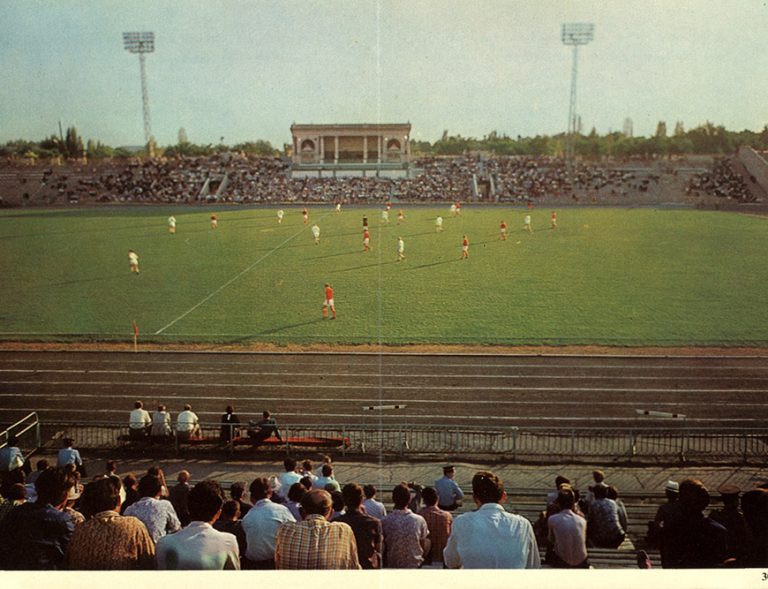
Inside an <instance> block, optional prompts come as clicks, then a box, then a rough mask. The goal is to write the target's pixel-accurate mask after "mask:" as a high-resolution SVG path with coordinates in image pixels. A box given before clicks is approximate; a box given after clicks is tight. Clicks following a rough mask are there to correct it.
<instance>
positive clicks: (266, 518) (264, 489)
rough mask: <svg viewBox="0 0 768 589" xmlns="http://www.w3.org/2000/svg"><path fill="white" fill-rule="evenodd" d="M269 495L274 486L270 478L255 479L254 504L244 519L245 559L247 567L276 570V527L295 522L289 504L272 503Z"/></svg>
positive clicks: (252, 487) (252, 493) (245, 566)
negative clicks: (287, 505) (286, 505)
mask: <svg viewBox="0 0 768 589" xmlns="http://www.w3.org/2000/svg"><path fill="white" fill-rule="evenodd" d="M270 497H272V487H271V486H270V484H269V479H266V478H264V477H259V478H256V479H254V480H253V482H252V483H251V502H252V503H253V507H251V509H250V510H249V511H248V514H247V515H246V516H245V517H244V518H243V520H242V523H243V530H245V535H246V540H247V546H248V548H247V549H246V552H245V560H244V561H243V566H244V568H248V569H262V570H263V569H274V568H275V538H276V537H277V530H278V528H279V527H280V526H281V525H283V524H284V523H285V522H295V521H296V518H294V517H293V515H291V512H290V511H289V510H288V508H287V507H285V506H284V505H279V504H277V503H274V502H272V501H271V500H270Z"/></svg>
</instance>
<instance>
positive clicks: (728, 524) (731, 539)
mask: <svg viewBox="0 0 768 589" xmlns="http://www.w3.org/2000/svg"><path fill="white" fill-rule="evenodd" d="M717 492H718V493H720V499H721V501H722V502H723V507H722V509H713V510H712V511H711V512H710V513H709V517H710V518H712V520H714V521H716V522H717V523H719V524H720V525H721V526H723V527H724V528H725V529H726V530H727V531H728V549H727V553H728V558H729V559H735V562H736V563H741V562H743V561H744V559H745V557H746V555H747V550H748V547H749V546H750V545H751V544H752V533H751V532H750V530H749V526H748V525H747V520H746V519H745V518H744V514H743V513H742V511H741V508H740V507H739V496H740V494H741V489H739V487H737V486H736V485H728V484H726V485H720V487H719V488H718V489H717Z"/></svg>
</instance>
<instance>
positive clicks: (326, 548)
mask: <svg viewBox="0 0 768 589" xmlns="http://www.w3.org/2000/svg"><path fill="white" fill-rule="evenodd" d="M301 511H302V513H303V515H304V519H303V520H302V521H301V522H288V523H284V524H283V525H281V526H280V528H279V529H278V531H277V537H276V539H275V568H277V569H290V570H308V569H311V570H317V569H325V570H328V569H359V568H360V563H359V562H358V557H357V544H356V543H355V536H354V533H353V532H352V528H350V527H349V526H348V525H347V524H345V523H339V522H330V521H329V520H330V518H331V513H332V511H333V506H332V504H331V496H330V494H329V493H328V492H327V491H322V490H320V489H315V490H312V491H309V492H308V493H307V494H306V495H304V498H303V499H302V500H301Z"/></svg>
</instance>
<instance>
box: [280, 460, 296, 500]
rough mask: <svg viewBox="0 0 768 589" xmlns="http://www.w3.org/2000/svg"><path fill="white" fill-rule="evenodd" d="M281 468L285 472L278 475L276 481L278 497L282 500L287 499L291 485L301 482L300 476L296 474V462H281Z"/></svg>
mask: <svg viewBox="0 0 768 589" xmlns="http://www.w3.org/2000/svg"><path fill="white" fill-rule="evenodd" d="M283 468H284V469H285V472H282V473H280V475H279V476H278V477H277V480H278V481H280V489H279V491H278V495H280V497H282V498H283V499H287V498H288V491H289V490H290V488H291V485H293V483H298V482H299V481H300V480H301V475H300V474H299V473H298V472H296V461H295V460H294V459H293V458H286V459H285V460H283Z"/></svg>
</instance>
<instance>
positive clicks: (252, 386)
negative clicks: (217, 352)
mask: <svg viewBox="0 0 768 589" xmlns="http://www.w3.org/2000/svg"><path fill="white" fill-rule="evenodd" d="M0 384H4V385H49V386H61V385H78V386H119V387H158V388H165V387H177V388H182V389H183V388H187V389H190V388H233V389H249V388H250V389H266V388H271V389H306V388H312V389H355V390H361V389H366V390H376V391H378V390H383V389H387V390H393V391H426V390H430V391H448V392H452V391H478V392H479V391H509V392H542V393H543V392H547V393H554V392H572V393H590V392H595V393H604V392H606V391H608V392H613V393H723V394H733V393H766V392H768V389H741V388H739V389H736V388H734V389H677V388H674V389H668V388H666V389H645V388H634V389H631V388H617V387H516V386H504V387H489V386H459V387H452V386H449V387H424V386H423V385H422V386H397V385H392V386H379V385H366V384H351V385H334V384H315V383H309V384H281V383H271V384H257V383H253V384H251V383H231V384H226V383H218V382H213V383H210V382H209V383H205V382H122V381H110V380H107V381H87V380H82V381H81V380H62V381H58V380H50V381H49V380H0ZM465 402H466V401H465ZM470 402H471V401H470Z"/></svg>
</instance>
